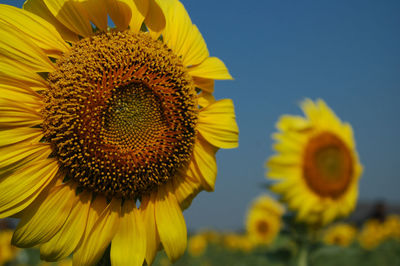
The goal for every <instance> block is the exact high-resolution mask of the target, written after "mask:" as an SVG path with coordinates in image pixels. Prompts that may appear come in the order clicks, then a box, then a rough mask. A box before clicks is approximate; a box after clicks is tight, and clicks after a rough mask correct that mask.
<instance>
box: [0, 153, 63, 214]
mask: <svg viewBox="0 0 400 266" xmlns="http://www.w3.org/2000/svg"><path fill="white" fill-rule="evenodd" d="M57 171H58V165H57V161H55V160H52V159H46V160H41V161H38V162H34V163H31V164H28V165H25V166H24V167H22V168H20V169H18V170H17V171H16V172H14V173H12V175H10V176H8V177H2V178H1V179H0V192H1V193H0V218H4V217H6V216H8V215H12V214H15V213H17V212H19V211H21V210H22V209H24V208H25V207H26V206H28V205H29V204H30V203H31V202H32V201H33V200H34V199H35V198H36V197H37V196H38V195H39V193H40V192H41V191H42V190H43V189H44V188H45V187H46V186H47V184H49V182H50V181H52V180H53V178H54V177H55V175H56V173H57Z"/></svg>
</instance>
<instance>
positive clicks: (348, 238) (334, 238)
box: [323, 223, 357, 247]
mask: <svg viewBox="0 0 400 266" xmlns="http://www.w3.org/2000/svg"><path fill="white" fill-rule="evenodd" d="M356 235H357V229H356V228H355V227H354V226H352V225H350V224H345V223H340V224H336V225H333V226H331V227H329V228H328V229H326V230H325V232H324V235H323V241H324V242H325V243H326V244H328V245H338V246H343V247H347V246H349V245H350V244H351V243H353V241H354V239H355V237H356Z"/></svg>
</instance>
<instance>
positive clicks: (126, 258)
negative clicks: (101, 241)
mask: <svg viewBox="0 0 400 266" xmlns="http://www.w3.org/2000/svg"><path fill="white" fill-rule="evenodd" d="M122 213H123V216H122V217H121V220H120V225H119V228H118V232H117V233H116V235H115V237H114V239H113V240H112V244H111V254H110V255H111V264H112V265H114V266H118V265H121V266H125V265H132V266H134V265H138V266H142V265H143V262H144V257H145V254H146V232H145V225H144V223H143V221H142V219H141V217H140V215H139V211H138V210H137V209H136V205H135V203H134V202H133V201H131V200H127V201H125V202H124V205H123V206H122Z"/></svg>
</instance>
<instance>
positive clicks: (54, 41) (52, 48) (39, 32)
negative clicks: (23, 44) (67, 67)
mask: <svg viewBox="0 0 400 266" xmlns="http://www.w3.org/2000/svg"><path fill="white" fill-rule="evenodd" d="M0 17H1V19H0V24H1V25H12V26H14V27H15V28H17V29H18V30H19V31H20V32H21V33H23V34H24V35H25V37H26V38H28V39H30V40H32V42H33V43H35V44H36V45H37V46H38V47H39V48H41V49H42V50H44V51H45V53H46V54H47V55H52V56H59V55H60V54H61V53H65V52H67V51H68V50H69V45H68V44H67V43H66V42H65V41H64V40H63V39H62V38H61V36H60V35H59V33H58V32H57V30H56V28H55V27H54V26H53V25H51V24H50V23H48V22H47V21H46V20H44V19H42V18H41V17H39V16H36V15H34V14H33V13H31V12H28V11H26V10H23V9H20V8H15V7H12V6H8V5H0Z"/></svg>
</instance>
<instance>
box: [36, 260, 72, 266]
mask: <svg viewBox="0 0 400 266" xmlns="http://www.w3.org/2000/svg"><path fill="white" fill-rule="evenodd" d="M39 266H72V259H70V258H66V259H63V260H60V261H57V262H45V261H42V262H40V264H39Z"/></svg>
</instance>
